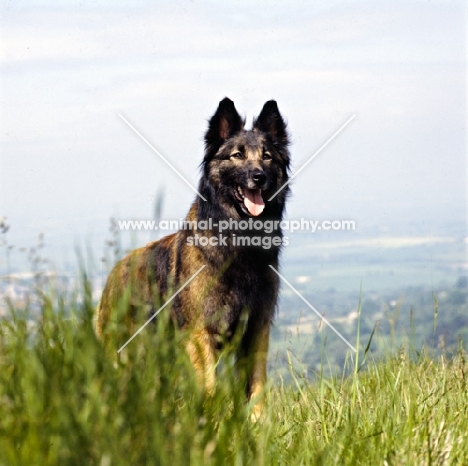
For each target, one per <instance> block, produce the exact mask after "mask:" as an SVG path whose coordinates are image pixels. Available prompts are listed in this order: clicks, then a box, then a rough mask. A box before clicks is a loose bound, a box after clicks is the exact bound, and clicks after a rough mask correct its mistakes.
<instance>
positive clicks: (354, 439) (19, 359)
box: [0, 277, 468, 466]
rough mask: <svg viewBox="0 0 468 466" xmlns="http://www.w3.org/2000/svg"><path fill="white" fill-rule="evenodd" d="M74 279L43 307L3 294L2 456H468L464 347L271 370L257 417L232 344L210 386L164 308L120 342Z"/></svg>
mask: <svg viewBox="0 0 468 466" xmlns="http://www.w3.org/2000/svg"><path fill="white" fill-rule="evenodd" d="M81 288H82V290H81V291H80V293H77V294H76V296H74V297H73V296H72V297H70V296H62V295H60V294H58V293H56V292H46V293H42V294H41V299H40V316H39V318H35V319H31V317H30V315H29V314H30V313H29V311H28V309H18V308H15V307H14V306H10V316H8V317H6V318H4V319H3V320H2V321H1V324H0V465H8V466H11V465H28V466H29V465H58V464H60V465H62V464H63V465H65V464H66V465H75V464H76V465H102V466H104V465H129V464H131V465H171V466H175V465H211V464H213V465H217V464H222V465H223V466H226V465H250V464H252V465H264V464H265V465H310V464H324V465H328V464H330V465H335V464H340V465H375V464H388V465H393V464H395V465H401V464H409V465H413V464H414V465H426V464H427V465H431V464H434V465H442V464H450V465H452V464H453V465H457V464H459V465H466V464H468V390H467V388H468V387H467V379H468V362H467V355H466V353H465V351H464V350H463V349H460V350H459V352H458V354H457V356H456V357H454V358H450V359H448V358H447V357H445V356H439V357H437V358H436V359H434V358H431V357H430V355H429V354H427V353H426V352H425V351H422V352H420V353H416V352H415V351H413V350H410V349H401V350H400V351H399V353H398V354H394V355H391V356H389V357H387V358H386V359H385V360H383V361H369V360H367V362H366V363H365V365H364V366H362V363H363V362H364V361H363V359H362V357H361V360H359V359H358V358H357V357H356V358H355V359H352V358H349V359H348V361H347V362H346V365H347V369H348V370H347V371H345V370H344V371H343V374H345V373H348V374H349V373H351V375H342V376H324V375H320V374H319V376H318V379H317V380H316V381H313V382H311V381H309V380H307V379H306V378H304V377H303V376H300V375H298V374H297V373H295V372H294V370H293V369H291V379H292V380H293V383H291V384H284V383H282V380H281V378H280V379H279V380H278V379H276V378H275V377H274V375H270V382H269V385H268V389H267V392H266V397H267V408H266V410H265V413H264V417H263V418H262V419H261V420H260V421H259V422H257V423H256V424H254V423H252V422H251V421H250V419H249V418H250V416H249V413H250V408H251V407H250V406H249V405H248V403H246V402H245V397H244V390H243V387H242V384H241V383H239V382H238V381H237V379H236V377H235V375H234V372H233V370H232V364H231V363H230V359H229V357H227V358H226V361H225V362H224V363H223V364H221V365H220V367H219V369H220V375H219V383H218V388H217V393H216V394H215V396H213V397H212V398H206V397H204V395H203V393H201V391H200V390H199V389H198V387H197V385H196V383H195V378H194V374H193V371H192V368H191V366H190V364H189V362H188V359H187V356H186V355H185V352H184V351H183V350H182V349H181V348H182V346H183V344H182V343H183V342H182V339H183V335H179V334H174V333H173V332H172V333H171V332H170V330H169V329H168V326H167V325H166V321H165V319H164V318H163V317H162V316H163V314H161V318H159V317H158V319H157V324H156V325H155V326H153V329H152V330H151V329H149V328H148V329H145V331H143V332H142V333H141V334H140V335H138V337H137V338H135V340H134V341H132V342H131V344H129V345H128V346H127V347H126V348H125V350H124V351H122V353H121V355H117V353H116V351H115V348H113V349H106V348H104V347H103V346H102V344H101V342H100V341H99V340H98V339H96V337H95V335H94V331H93V312H94V305H93V302H92V299H91V292H90V287H89V285H88V283H87V280H86V278H85V277H84V279H83V284H82V286H81ZM147 330H148V331H147ZM123 337H124V336H122V338H123ZM358 338H359V335H358ZM118 343H120V344H121V343H123V342H117V341H116V342H115V346H116V348H117V347H118V346H117V345H118ZM367 348H369V345H367ZM318 350H319V349H318ZM325 352H326V349H325ZM286 356H288V355H286ZM366 356H368V359H369V355H366ZM323 372H324V373H325V372H326V371H323Z"/></svg>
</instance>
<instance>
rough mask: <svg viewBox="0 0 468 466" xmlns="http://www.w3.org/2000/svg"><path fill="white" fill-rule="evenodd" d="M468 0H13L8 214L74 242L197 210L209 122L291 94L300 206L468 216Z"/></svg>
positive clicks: (19, 240)
mask: <svg viewBox="0 0 468 466" xmlns="http://www.w3.org/2000/svg"><path fill="white" fill-rule="evenodd" d="M466 18H467V16H466V3H465V2H464V1H413V0H410V1H382V2H372V1H353V2H348V1H330V2H310V1H291V2H278V1H244V0H240V1H226V2H223V3H220V2H214V1H197V0H193V1H188V0H187V1H185V0H183V1H182V0H176V1H172V2H162V1H154V2H142V1H134V2H123V1H112V2H111V1H99V0H96V1H79V2H74V1H69V2H58V1H57V2H54V1H45V0H44V1H40V0H39V1H15V2H12V1H5V0H2V1H1V2H0V31H1V32H0V40H1V48H0V98H1V108H0V128H1V133H0V217H3V216H6V217H8V223H9V224H10V225H11V229H10V231H9V233H8V235H9V241H10V242H11V243H13V244H15V245H16V246H18V247H21V246H31V245H33V243H34V238H35V236H36V235H37V234H38V233H39V232H44V233H45V235H46V242H47V241H49V244H50V243H52V244H54V245H55V246H56V248H58V250H60V253H62V254H69V255H70V256H73V254H74V250H73V248H74V246H75V245H76V244H77V243H80V242H81V244H84V243H86V242H90V243H92V244H97V243H99V244H102V238H104V237H105V236H106V235H107V234H108V231H107V230H108V224H109V219H110V218H111V217H116V218H119V219H148V218H152V216H153V211H154V204H155V198H156V197H158V196H160V195H161V194H160V193H163V195H164V202H163V211H162V214H163V217H164V218H167V219H178V218H180V217H184V216H185V214H186V212H187V211H188V208H189V206H190V204H191V202H192V201H193V200H194V193H193V191H192V190H191V189H190V188H189V187H188V186H187V185H186V184H184V183H183V182H182V181H181V180H180V179H179V177H178V176H177V175H176V174H175V173H174V172H173V171H172V170H171V169H170V168H169V167H167V166H166V165H165V164H164V162H163V161H162V160H161V159H160V158H158V156H157V155H156V154H155V153H154V152H152V151H151V149H150V148H149V147H148V146H146V145H145V144H144V142H143V141H142V140H141V139H140V138H139V137H138V136H136V135H135V134H134V133H133V132H132V131H131V130H130V128H129V127H128V126H127V125H126V124H125V123H124V122H123V120H122V119H121V118H120V117H119V113H120V114H121V115H122V116H124V117H125V118H126V119H128V121H130V122H131V123H132V124H133V125H134V126H135V127H136V128H137V129H138V130H139V131H140V132H141V133H142V134H143V135H144V136H145V137H146V138H147V139H148V141H149V142H151V144H153V146H154V147H155V148H157V149H158V150H159V151H160V152H161V154H163V155H164V156H165V157H166V158H167V159H168V160H169V161H170V162H171V163H172V164H173V165H174V166H175V167H176V168H177V170H179V171H180V172H181V173H182V174H183V175H184V176H185V177H186V178H187V179H188V180H189V181H190V182H191V183H192V184H193V185H195V186H196V185H197V183H198V178H199V164H200V162H201V160H202V157H203V134H204V132H205V131H206V126H207V120H208V119H209V118H210V117H211V116H212V114H213V113H214V112H215V110H216V108H217V105H218V102H219V101H220V100H221V99H222V98H223V97H225V96H228V97H229V98H231V99H232V100H234V102H235V105H236V107H237V109H238V111H239V112H240V113H241V114H243V115H245V116H246V119H247V123H248V124H251V121H252V118H253V117H254V116H255V115H258V113H259V112H260V110H261V108H262V106H263V104H264V103H265V101H267V100H270V99H275V100H276V101H277V102H278V106H279V109H280V111H281V113H282V115H283V116H284V117H285V119H286V120H287V122H288V127H289V130H290V133H291V135H292V141H293V144H292V146H291V154H292V159H293V173H294V171H295V170H297V169H299V168H300V167H301V166H302V165H303V164H304V163H305V162H307V160H308V159H309V158H310V157H311V156H312V155H313V154H314V153H315V152H316V151H317V150H318V149H319V148H320V147H321V146H322V145H323V144H324V143H325V142H326V141H327V140H328V139H329V137H330V136H331V135H332V134H333V133H334V132H335V131H336V130H337V129H338V128H340V127H341V126H342V125H343V124H344V123H345V122H346V121H347V120H348V119H349V118H350V117H351V116H352V115H354V114H355V115H356V117H355V119H354V120H353V121H352V122H351V123H350V124H349V125H348V126H347V127H346V128H345V129H344V130H343V131H342V132H341V133H340V134H339V135H338V136H337V137H336V138H335V139H334V140H333V141H332V142H331V143H330V144H329V145H328V146H327V147H326V148H325V149H324V150H323V151H322V152H321V153H320V154H319V155H318V156H317V157H315V158H314V160H313V161H312V162H311V163H310V164H309V165H308V166H307V168H306V169H304V170H303V171H302V172H301V173H300V174H299V175H298V176H297V178H295V180H294V182H293V183H292V196H291V198H290V202H289V204H288V211H287V212H288V218H290V219H296V218H301V217H305V218H309V219H329V220H333V219H353V220H355V221H356V224H357V226H358V228H361V232H362V233H365V232H366V230H365V229H366V228H370V225H373V226H377V227H379V228H381V230H382V231H389V230H392V227H393V226H394V225H397V224H398V225H401V224H405V222H408V223H409V222H413V223H414V222H416V223H417V224H418V225H420V226H421V228H422V229H423V230H424V233H425V234H435V233H436V232H437V231H439V230H440V228H442V227H443V226H444V225H450V224H451V223H452V222H463V221H466V215H467V192H466V190H467V188H466V186H467V183H466V181H467V160H466V134H467V123H466V103H467V99H466V78H467V76H466V52H467V50H466Z"/></svg>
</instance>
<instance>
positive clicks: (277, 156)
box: [200, 98, 290, 218]
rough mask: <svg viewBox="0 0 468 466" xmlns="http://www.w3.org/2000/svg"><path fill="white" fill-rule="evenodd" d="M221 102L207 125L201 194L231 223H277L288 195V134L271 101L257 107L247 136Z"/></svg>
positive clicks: (233, 113)
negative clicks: (262, 219) (242, 219)
mask: <svg viewBox="0 0 468 466" xmlns="http://www.w3.org/2000/svg"><path fill="white" fill-rule="evenodd" d="M244 124H245V121H244V120H243V119H242V118H241V117H240V115H239V114H238V113H237V110H236V108H235V107H234V103H233V102H232V101H231V100H230V99H228V98H225V99H223V100H222V101H221V102H220V103H219V107H218V109H217V111H216V113H215V114H214V115H213V117H212V118H211V119H210V121H209V126H208V131H207V132H206V134H205V157H204V160H203V164H202V165H203V172H204V173H203V174H204V176H203V177H202V180H201V182H200V190H201V192H202V194H204V195H207V196H209V197H210V198H211V200H212V201H214V202H215V203H217V204H219V205H220V207H221V208H222V209H223V210H224V211H225V212H226V213H227V214H228V215H229V216H231V217H237V216H240V217H243V216H253V217H257V216H259V215H262V216H268V217H276V218H278V217H281V214H282V211H283V207H284V201H285V198H286V195H287V193H288V187H287V186H286V187H285V188H284V189H283V190H281V191H280V193H279V194H278V195H277V196H275V197H274V199H272V201H268V200H269V199H270V197H271V196H273V195H274V194H275V193H276V191H277V190H278V189H279V188H280V187H281V186H283V184H284V183H285V182H286V181H287V180H288V170H289V165H290V159H289V151H288V144H289V139H288V133H287V130H286V123H285V122H284V120H283V118H282V117H281V114H280V112H279V110H278V106H277V104H276V102H275V101H274V100H270V101H268V102H266V103H265V105H264V106H263V109H262V111H261V112H260V115H259V116H258V117H257V118H256V119H255V120H254V123H253V127H252V129H251V130H245V129H244Z"/></svg>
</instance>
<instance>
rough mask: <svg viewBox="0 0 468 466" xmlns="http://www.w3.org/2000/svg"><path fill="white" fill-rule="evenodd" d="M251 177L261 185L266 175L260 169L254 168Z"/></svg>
mask: <svg viewBox="0 0 468 466" xmlns="http://www.w3.org/2000/svg"><path fill="white" fill-rule="evenodd" d="M252 179H253V180H254V181H255V183H257V184H258V185H261V184H263V183H265V181H266V175H265V173H263V172H262V171H261V170H256V171H254V172H253V173H252Z"/></svg>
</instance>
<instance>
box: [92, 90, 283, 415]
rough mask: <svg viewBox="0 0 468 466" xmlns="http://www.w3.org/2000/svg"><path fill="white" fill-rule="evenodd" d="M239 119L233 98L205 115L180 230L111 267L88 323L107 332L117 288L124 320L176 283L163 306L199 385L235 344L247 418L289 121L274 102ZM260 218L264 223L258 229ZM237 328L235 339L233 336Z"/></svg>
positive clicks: (261, 372) (271, 290)
mask: <svg viewBox="0 0 468 466" xmlns="http://www.w3.org/2000/svg"><path fill="white" fill-rule="evenodd" d="M244 126H245V119H243V118H241V116H240V115H239V113H238V112H237V110H236V108H235V106H234V103H233V102H232V101H231V100H230V99H228V98H227V97H226V98H224V99H223V100H221V102H220V103H219V106H218V109H217V110H216V112H215V113H214V115H213V116H212V117H211V119H210V120H209V122H208V130H207V131H206V134H205V154H204V158H203V162H202V164H201V172H202V174H201V179H200V182H199V189H198V192H199V194H200V196H198V197H197V198H196V200H195V201H194V202H193V204H192V206H191V208H190V210H189V212H188V215H187V217H186V222H185V224H186V225H188V227H187V228H182V229H180V230H179V231H178V232H177V233H175V234H172V235H169V236H166V237H164V238H162V239H160V240H158V241H155V242H152V243H149V244H148V245H146V246H145V247H142V248H140V249H137V250H135V251H133V252H131V253H130V254H129V255H128V256H127V257H125V258H124V259H122V260H121V261H120V262H118V263H117V264H116V265H115V267H114V268H113V270H112V271H111V273H110V275H109V277H108V280H107V283H106V285H105V288H104V290H103V293H102V298H101V301H100V304H99V305H98V308H97V318H96V320H97V324H96V330H97V333H98V335H100V336H102V335H105V334H106V331H107V329H108V324H109V322H110V321H111V320H112V319H113V318H115V315H114V316H113V312H114V309H115V308H116V306H117V303H118V301H119V299H122V297H123V296H124V295H125V293H127V296H128V294H130V299H129V301H128V302H129V310H128V312H129V313H128V316H130V317H129V318H130V319H131V315H132V312H137V310H138V309H139V308H144V307H146V309H148V308H149V309H151V311H150V315H153V314H154V313H155V312H156V311H157V308H158V307H159V306H160V305H161V304H162V303H164V302H165V301H166V300H167V299H169V298H170V297H171V296H172V295H173V292H175V291H176V290H179V293H178V294H177V296H176V297H175V298H174V299H173V301H172V302H171V307H170V311H169V312H170V316H171V319H172V321H173V322H174V324H175V325H176V326H177V327H178V328H179V329H181V330H182V331H185V330H186V331H187V332H188V333H187V335H188V338H187V345H186V349H187V351H188V354H189V357H190V360H191V362H192V364H193V366H194V368H195V372H196V376H197V379H198V381H199V383H200V385H201V386H202V387H203V388H204V389H205V390H206V392H208V393H213V392H214V390H215V384H216V364H217V355H218V354H219V350H220V349H221V348H223V345H225V344H226V343H228V342H231V341H235V342H237V343H236V344H237V347H236V348H235V353H236V364H238V365H239V367H240V366H243V367H244V368H245V371H246V387H245V388H246V394H247V398H248V399H249V400H252V399H254V401H253V412H252V418H253V419H258V418H259V416H260V414H261V411H262V405H263V401H262V396H261V395H262V393H263V389H264V385H265V382H266V379H267V353H268V345H269V334H270V326H271V324H272V321H273V317H274V313H275V308H276V303H277V298H278V289H279V279H278V275H277V274H276V273H275V271H274V270H273V269H272V268H271V267H270V266H272V267H274V268H275V269H276V270H278V263H279V255H280V251H281V247H282V246H283V245H284V240H286V238H284V237H283V235H282V232H281V228H280V221H281V219H282V217H283V213H284V209H285V202H286V198H287V196H288V193H289V185H288V184H287V185H285V184H286V183H287V182H288V176H289V169H290V154H289V149H288V147H289V134H288V130H287V125H286V123H285V121H284V120H283V118H282V116H281V114H280V112H279V109H278V106H277V103H276V102H275V101H274V100H270V101H268V102H266V103H265V105H264V106H263V109H262V110H261V112H260V114H259V116H258V117H257V118H256V119H254V121H253V126H252V129H250V130H246V129H245V128H244ZM280 188H283V189H281V190H280ZM278 190H280V191H279V192H278V193H277V191H278ZM275 194H276V195H275ZM259 220H260V221H261V225H268V228H263V229H262V228H258V227H259V225H260V224H259V223H258V221H259ZM203 266H204V267H203ZM202 267H203V268H202ZM201 268H202V269H201ZM200 269H201V270H200ZM197 272H198V274H197ZM195 274H197V275H196V276H195V278H193V279H192V281H190V283H189V284H188V285H187V286H184V287H183V288H181V286H182V285H183V284H185V283H186V282H187V281H188V280H190V279H191V278H192V277H193V276H194V275H195ZM130 308H131V309H130ZM128 316H127V317H128ZM235 335H238V336H239V338H236V339H235V340H233V339H234V336H235Z"/></svg>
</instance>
